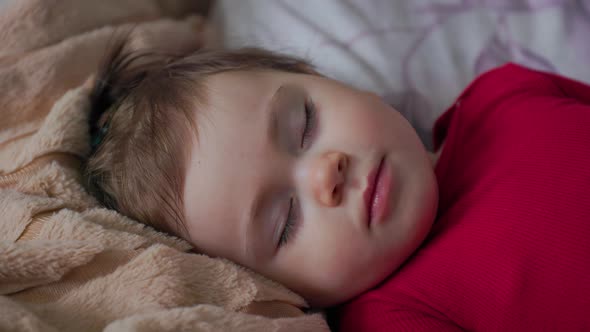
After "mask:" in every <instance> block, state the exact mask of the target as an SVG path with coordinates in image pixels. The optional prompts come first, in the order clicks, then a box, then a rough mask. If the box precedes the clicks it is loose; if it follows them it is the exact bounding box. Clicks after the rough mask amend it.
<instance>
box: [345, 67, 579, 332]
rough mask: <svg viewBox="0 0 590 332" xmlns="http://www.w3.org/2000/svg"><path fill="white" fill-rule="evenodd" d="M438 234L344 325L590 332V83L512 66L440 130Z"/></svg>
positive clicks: (468, 96)
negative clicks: (441, 146)
mask: <svg viewBox="0 0 590 332" xmlns="http://www.w3.org/2000/svg"><path fill="white" fill-rule="evenodd" d="M434 136H435V146H437V147H438V146H440V145H441V143H442V142H443V140H444V142H445V144H444V149H443V151H442V153H441V156H440V159H439V161H438V164H437V165H436V169H435V173H436V176H437V179H438V185H439V190H440V203H439V212H438V216H437V219H436V221H435V223H434V225H433V228H432V231H431V233H430V234H429V236H428V237H427V239H426V240H425V242H424V243H423V244H422V246H421V247H420V248H419V249H418V250H417V251H416V252H415V253H414V255H413V256H412V257H410V259H409V260H408V261H407V262H406V263H405V264H404V265H403V266H402V267H401V268H400V269H399V270H398V271H396V272H395V273H394V274H392V275H391V277H390V278H389V279H387V280H385V281H384V282H383V283H382V284H381V285H379V286H377V287H376V288H374V289H372V290H370V291H368V292H366V293H364V294H362V295H361V296H359V297H357V298H356V299H354V300H352V301H351V302H349V303H347V304H345V305H344V306H342V308H340V310H339V316H338V317H339V325H340V328H341V330H342V331H355V332H357V331H458V330H461V329H465V330H474V331H590V87H588V86H586V85H584V84H581V83H579V82H575V81H572V80H569V79H566V78H563V77H559V76H555V75H551V74H546V73H541V72H537V71H533V70H529V69H526V68H523V67H520V66H517V65H513V64H509V65H506V66H503V67H501V68H498V69H495V70H492V71H490V72H487V73H486V74H484V75H482V76H480V77H479V78H477V79H476V80H475V81H474V82H473V83H472V84H471V85H470V86H469V87H468V88H467V89H466V90H465V91H464V92H463V93H462V95H461V96H460V97H459V99H458V100H457V102H456V103H455V104H454V106H452V107H451V108H450V109H449V110H448V111H447V112H446V113H445V114H444V115H443V116H442V117H441V118H440V119H438V121H437V123H436V124H435V128H434Z"/></svg>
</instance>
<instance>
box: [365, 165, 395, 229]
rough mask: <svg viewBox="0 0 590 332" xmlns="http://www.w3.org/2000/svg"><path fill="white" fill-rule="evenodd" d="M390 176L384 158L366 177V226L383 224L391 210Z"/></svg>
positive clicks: (389, 170)
mask: <svg viewBox="0 0 590 332" xmlns="http://www.w3.org/2000/svg"><path fill="white" fill-rule="evenodd" d="M391 183H392V174H391V169H390V167H389V164H388V163H387V161H386V159H385V157H382V158H381V160H380V161H379V164H378V165H377V166H376V167H375V168H374V169H372V170H371V172H370V173H369V176H368V177H367V188H366V189H365V191H364V192H363V200H364V203H365V209H366V211H367V223H368V226H369V227H370V226H372V225H374V224H377V223H380V222H383V221H384V220H385V218H386V217H387V215H388V214H389V210H390V208H391V202H390V201H391V200H390V196H391Z"/></svg>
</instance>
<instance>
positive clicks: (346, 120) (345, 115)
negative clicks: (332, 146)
mask: <svg viewBox="0 0 590 332" xmlns="http://www.w3.org/2000/svg"><path fill="white" fill-rule="evenodd" d="M326 113H327V114H326V117H327V118H329V119H327V121H326V122H327V123H330V124H331V126H329V127H328V128H331V129H332V130H331V133H332V134H331V135H328V136H329V137H332V138H333V140H334V143H337V142H340V143H342V142H346V141H351V140H352V141H351V144H353V143H354V145H359V147H360V148H363V149H365V148H369V149H374V148H375V146H376V145H377V146H378V145H382V144H383V143H384V140H386V139H387V138H388V137H390V136H391V134H392V133H394V132H395V129H396V128H397V126H398V124H397V123H396V122H398V121H399V119H398V117H397V116H396V115H397V112H396V111H395V110H393V109H391V108H389V107H388V106H387V105H385V104H383V103H381V102H379V101H378V100H376V99H373V98H367V97H363V98H359V99H358V100H356V101H353V102H351V103H349V104H344V103H343V105H342V107H338V106H336V107H334V108H331V109H330V110H329V111H328V112H326ZM354 145H353V146H354Z"/></svg>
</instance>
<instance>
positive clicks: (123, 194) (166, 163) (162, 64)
mask: <svg viewBox="0 0 590 332" xmlns="http://www.w3.org/2000/svg"><path fill="white" fill-rule="evenodd" d="M125 44H126V41H125V39H123V38H120V39H119V40H117V41H116V42H115V43H114V45H113V47H112V49H111V51H110V52H109V54H108V55H107V56H106V57H105V61H104V63H103V65H102V66H101V69H100V70H99V72H98V75H97V78H96V83H95V86H94V89H93V92H92V94H91V105H92V106H91V112H90V118H89V126H90V135H91V139H92V140H93V141H92V152H91V154H90V155H89V156H88V158H87V160H86V162H85V163H84V165H83V173H84V175H85V176H84V178H85V185H86V188H87V189H88V191H89V192H90V193H92V194H93V195H94V196H95V197H96V198H97V199H98V200H99V201H100V202H101V203H102V204H103V205H104V206H106V207H108V208H112V209H115V210H117V211H119V212H120V213H122V214H124V215H126V216H128V217H130V218H133V219H136V220H138V221H140V222H142V223H145V224H147V225H150V226H152V227H154V228H156V229H158V230H161V231H165V232H168V233H173V234H176V235H181V234H182V233H183V231H186V226H185V220H184V213H183V211H184V202H183V194H182V193H183V192H184V181H185V173H186V170H187V169H186V167H187V163H188V160H189V158H190V150H189V148H190V144H186V142H190V141H191V137H192V135H193V134H195V135H196V134H198V133H197V126H196V118H195V115H194V114H195V110H196V109H198V108H199V107H201V106H202V105H204V104H205V103H206V97H207V96H206V94H205V90H204V89H205V83H206V82H205V79H206V78H207V77H208V76H209V75H213V74H217V73H221V72H227V71H237V70H277V71H285V72H292V73H306V74H315V71H314V70H313V69H312V68H311V67H310V66H309V65H308V64H307V63H306V62H305V61H302V60H300V59H296V58H293V57H288V56H284V55H279V54H276V53H272V52H269V51H265V50H262V49H256V48H243V49H239V50H233V51H229V50H201V51H198V52H195V53H193V54H189V55H186V56H180V55H170V54H161V53H156V52H141V53H140V52H137V51H125Z"/></svg>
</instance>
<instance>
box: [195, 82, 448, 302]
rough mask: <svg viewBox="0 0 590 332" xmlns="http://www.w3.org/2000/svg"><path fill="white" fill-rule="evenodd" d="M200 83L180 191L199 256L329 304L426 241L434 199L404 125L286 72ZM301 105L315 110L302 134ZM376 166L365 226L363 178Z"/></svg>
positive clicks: (331, 87)
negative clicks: (200, 99) (203, 91)
mask: <svg viewBox="0 0 590 332" xmlns="http://www.w3.org/2000/svg"><path fill="white" fill-rule="evenodd" d="M206 83H207V88H208V89H207V94H208V101H207V104H206V105H204V110H200V111H199V112H198V114H197V118H198V119H199V126H198V139H196V140H195V142H196V143H195V144H194V146H193V148H192V159H191V161H190V164H189V167H188V173H187V179H186V186H185V192H184V194H185V206H186V210H185V213H186V217H187V223H188V225H187V229H188V231H189V235H190V237H191V239H190V240H191V241H192V242H193V243H195V244H196V245H197V247H198V248H199V249H200V250H202V251H203V252H205V253H208V254H210V255H214V256H221V257H225V258H228V259H230V260H233V261H235V262H238V263H240V264H242V265H245V266H247V267H250V268H252V269H253V270H256V271H258V272H259V273H261V274H263V275H266V276H268V277H270V278H271V279H274V280H277V281H280V282H282V283H283V284H284V285H286V286H288V287H290V288H291V289H293V290H294V291H296V292H298V293H299V294H301V295H303V296H304V297H305V298H306V299H307V300H308V301H309V302H310V304H312V305H314V306H329V305H333V304H336V303H340V302H342V301H345V300H347V299H349V298H351V297H352V296H355V295H357V294H359V293H361V292H363V291H365V290H367V289H369V288H371V287H372V286H374V285H376V284H377V283H379V282H380V281H381V280H383V279H384V278H385V277H386V276H387V275H388V274H390V273H391V272H392V271H394V270H395V269H396V268H397V267H399V265H400V264H401V263H402V262H403V261H404V260H405V259H406V258H407V257H408V256H409V255H410V254H411V253H412V252H413V251H414V250H415V249H416V248H417V246H418V245H419V244H420V243H421V241H422V240H423V239H424V237H425V235H426V233H427V232H428V231H429V229H430V227H431V224H432V221H433V219H434V216H435V211H436V205H437V200H438V197H437V187H436V180H435V177H434V172H433V166H432V163H431V161H430V159H429V157H428V154H427V152H426V151H425V149H424V147H423V145H422V143H421V142H420V140H419V138H418V136H417V135H416V133H415V131H414V130H413V129H412V127H411V126H410V125H409V124H408V122H407V121H406V120H405V119H404V118H403V117H402V116H401V115H400V114H399V113H398V112H397V111H395V110H393V109H392V108H391V107H390V106H388V105H386V104H384V103H383V102H382V101H381V100H380V99H379V98H377V97H376V96H374V95H372V94H369V93H366V92H362V91H358V90H355V89H352V88H350V87H348V86H345V85H342V84H340V83H338V82H336V81H333V80H329V79H326V78H323V77H319V76H312V75H301V74H290V73H283V72H271V71H268V72H228V73H222V74H217V75H213V76H212V77H210V78H209V79H208V80H207V82H206ZM312 103H313V106H312ZM306 104H307V106H308V109H311V108H312V107H313V108H314V109H315V112H313V111H312V112H307V114H308V115H311V116H312V117H313V113H315V119H312V120H311V122H310V123H309V124H308V125H307V126H306ZM381 161H383V164H382V165H384V166H383V167H382V168H381V169H382V171H381V173H380V174H381V176H379V177H378V178H379V181H378V185H377V186H376V187H377V188H378V190H377V192H378V195H377V197H376V201H377V205H376V207H377V208H376V209H373V210H374V211H373V216H372V220H369V219H370V218H369V215H370V212H369V211H370V210H371V205H372V204H373V203H372V202H373V199H372V197H373V196H372V195H371V194H372V192H373V191H372V190H370V188H369V189H367V188H368V186H369V185H370V184H369V178H370V174H372V173H376V171H375V170H376V169H378V168H379V165H380V164H381ZM383 194H385V195H383ZM367 201H368V203H367ZM380 201H381V203H379V202H380ZM291 203H292V204H291ZM383 203H385V204H383ZM367 205H368V206H369V207H367ZM290 206H291V208H292V211H291V213H289V210H290ZM288 218H289V219H290V222H291V221H292V222H293V224H292V225H291V224H290V225H289V226H288V227H287V228H286V229H287V232H288V235H286V234H285V224H286V223H287V219H288Z"/></svg>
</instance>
